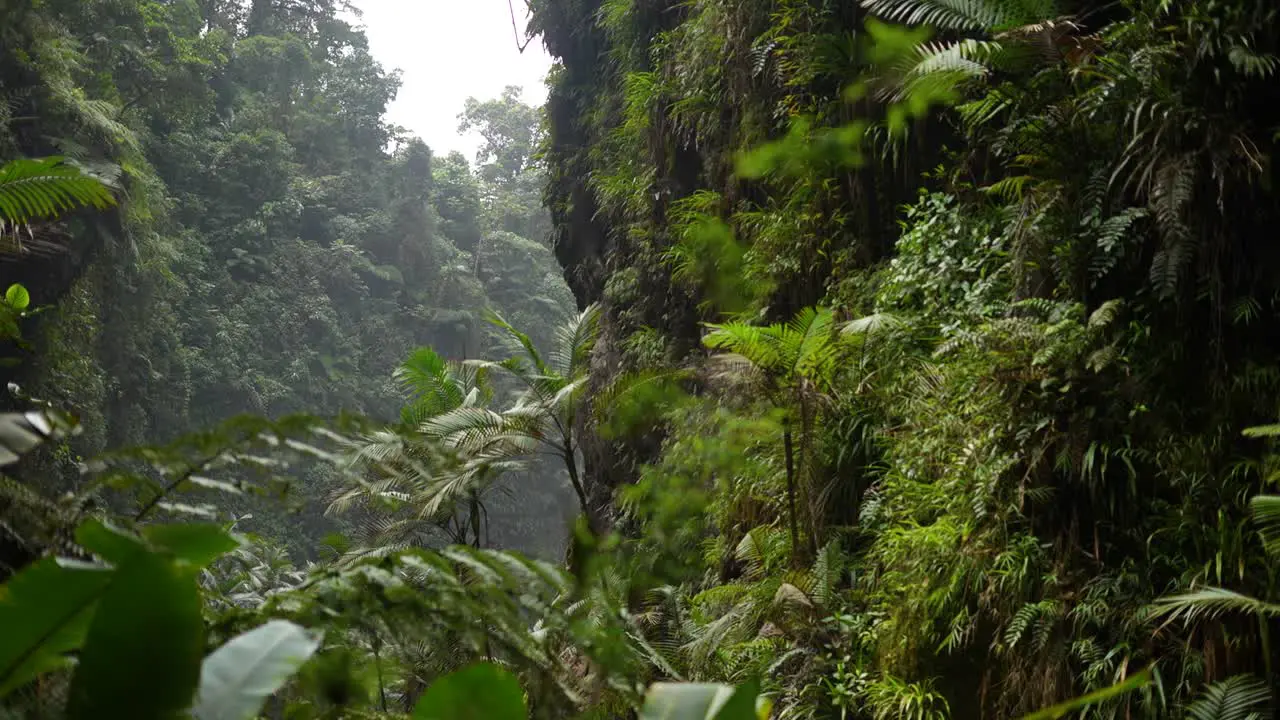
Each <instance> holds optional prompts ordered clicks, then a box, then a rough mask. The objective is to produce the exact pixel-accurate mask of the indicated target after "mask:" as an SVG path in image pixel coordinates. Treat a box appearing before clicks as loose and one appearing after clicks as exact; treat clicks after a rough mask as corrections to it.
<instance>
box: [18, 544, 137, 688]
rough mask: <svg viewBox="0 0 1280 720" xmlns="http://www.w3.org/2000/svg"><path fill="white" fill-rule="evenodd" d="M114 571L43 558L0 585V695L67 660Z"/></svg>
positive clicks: (82, 640) (78, 641)
mask: <svg viewBox="0 0 1280 720" xmlns="http://www.w3.org/2000/svg"><path fill="white" fill-rule="evenodd" d="M112 576H113V573H112V572H111V571H110V570H108V569H106V568H89V567H77V568H72V567H64V566H62V565H60V564H59V563H58V561H57V559H55V558H45V559H43V560H41V561H39V562H37V563H35V564H34V565H31V566H29V567H27V568H26V569H24V570H23V571H22V572H20V573H18V574H17V575H15V576H13V578H11V579H10V580H9V582H8V583H6V584H5V585H4V586H3V587H0V628H3V631H0V697H3V696H4V695H6V694H7V693H9V692H10V691H12V690H13V689H15V688H18V687H21V686H22V685H24V684H26V683H28V682H30V681H31V680H33V679H35V677H36V676H37V675H39V674H40V673H43V672H47V671H49V670H53V669H55V668H58V667H61V666H62V665H64V664H65V663H66V660H65V659H64V653H66V652H69V651H71V650H75V649H76V648H78V647H80V645H81V644H82V643H83V642H84V637H85V632H86V630H88V628H89V620H90V619H91V618H92V617H93V610H94V608H95V607H96V606H97V603H98V600H99V598H101V597H102V595H103V593H105V592H106V590H107V587H108V585H109V583H110V582H111V578H112Z"/></svg>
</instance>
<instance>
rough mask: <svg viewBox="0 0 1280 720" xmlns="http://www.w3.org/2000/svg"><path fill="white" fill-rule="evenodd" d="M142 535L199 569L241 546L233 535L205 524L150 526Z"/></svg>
mask: <svg viewBox="0 0 1280 720" xmlns="http://www.w3.org/2000/svg"><path fill="white" fill-rule="evenodd" d="M142 534H143V535H144V536H145V537H146V538H147V540H148V541H149V542H150V543H151V544H152V546H154V547H156V548H162V549H164V550H167V551H169V552H171V553H173V554H174V556H175V557H177V558H178V559H179V560H183V561H185V562H187V563H190V564H191V565H194V566H196V567H199V568H203V567H207V566H208V565H209V564H210V563H212V562H213V561H214V560H217V559H218V558H219V557H221V556H222V555H224V554H226V553H229V552H231V551H232V550H235V549H236V548H238V547H240V545H241V542H240V540H238V539H237V538H236V537H235V536H234V535H232V534H230V533H228V532H227V531H226V530H223V529H222V528H221V527H220V526H218V525H211V524H208V523H178V524H172V525H149V526H147V527H146V528H144V529H143V530H142Z"/></svg>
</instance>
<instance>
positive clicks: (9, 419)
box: [0, 410, 78, 467]
mask: <svg viewBox="0 0 1280 720" xmlns="http://www.w3.org/2000/svg"><path fill="white" fill-rule="evenodd" d="M77 429H78V428H77V427H76V425H75V423H74V422H73V421H72V420H71V418H69V417H66V416H64V415H61V414H59V413H55V412H53V411H46V410H31V411H28V412H23V413H0V467H3V466H5V465H12V464H13V463H16V462H18V460H20V459H22V456H23V455H25V454H27V453H29V452H31V451H32V450H34V449H36V448H37V447H39V446H40V445H41V444H42V443H44V442H46V441H48V440H51V439H57V438H60V437H62V436H64V435H67V434H69V433H73V432H75V431H76V430H77Z"/></svg>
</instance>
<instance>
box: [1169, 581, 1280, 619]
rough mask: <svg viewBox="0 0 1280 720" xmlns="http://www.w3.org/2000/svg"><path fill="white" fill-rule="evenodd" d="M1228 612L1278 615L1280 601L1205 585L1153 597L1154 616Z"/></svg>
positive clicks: (1205, 616) (1211, 615) (1195, 616)
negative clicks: (1179, 592)
mask: <svg viewBox="0 0 1280 720" xmlns="http://www.w3.org/2000/svg"><path fill="white" fill-rule="evenodd" d="M1227 613H1242V614H1249V615H1257V616H1260V617H1267V618H1273V617H1280V605H1276V604H1274V603H1269V602H1266V601H1264V600H1259V599H1257V598H1252V597H1249V596H1248V595H1241V594H1240V593H1238V592H1234V591H1232V590H1226V589H1224V588H1218V587H1206V588H1204V589H1202V590H1195V591H1192V592H1189V593H1182V594H1180V595H1173V596H1170V597H1166V598H1161V599H1160V600H1158V601H1156V605H1155V608H1154V613H1153V614H1154V615H1155V616H1168V617H1169V620H1170V621H1173V620H1176V619H1183V620H1186V621H1187V622H1197V621H1199V620H1210V619H1213V618H1216V617H1219V616H1221V615H1224V614H1227Z"/></svg>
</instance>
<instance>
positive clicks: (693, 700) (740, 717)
mask: <svg viewBox="0 0 1280 720" xmlns="http://www.w3.org/2000/svg"><path fill="white" fill-rule="evenodd" d="M769 710H770V708H769V703H768V702H767V701H765V700H764V699H763V698H760V697H759V690H758V686H757V685H756V684H755V683H748V684H745V685H743V686H742V687H740V688H737V689H736V690H735V689H734V688H733V686H731V685H721V684H719V683H654V684H653V685H651V686H649V692H648V693H647V694H645V698H644V707H643V708H641V710H640V720H766V719H767V718H768V717H769Z"/></svg>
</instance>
